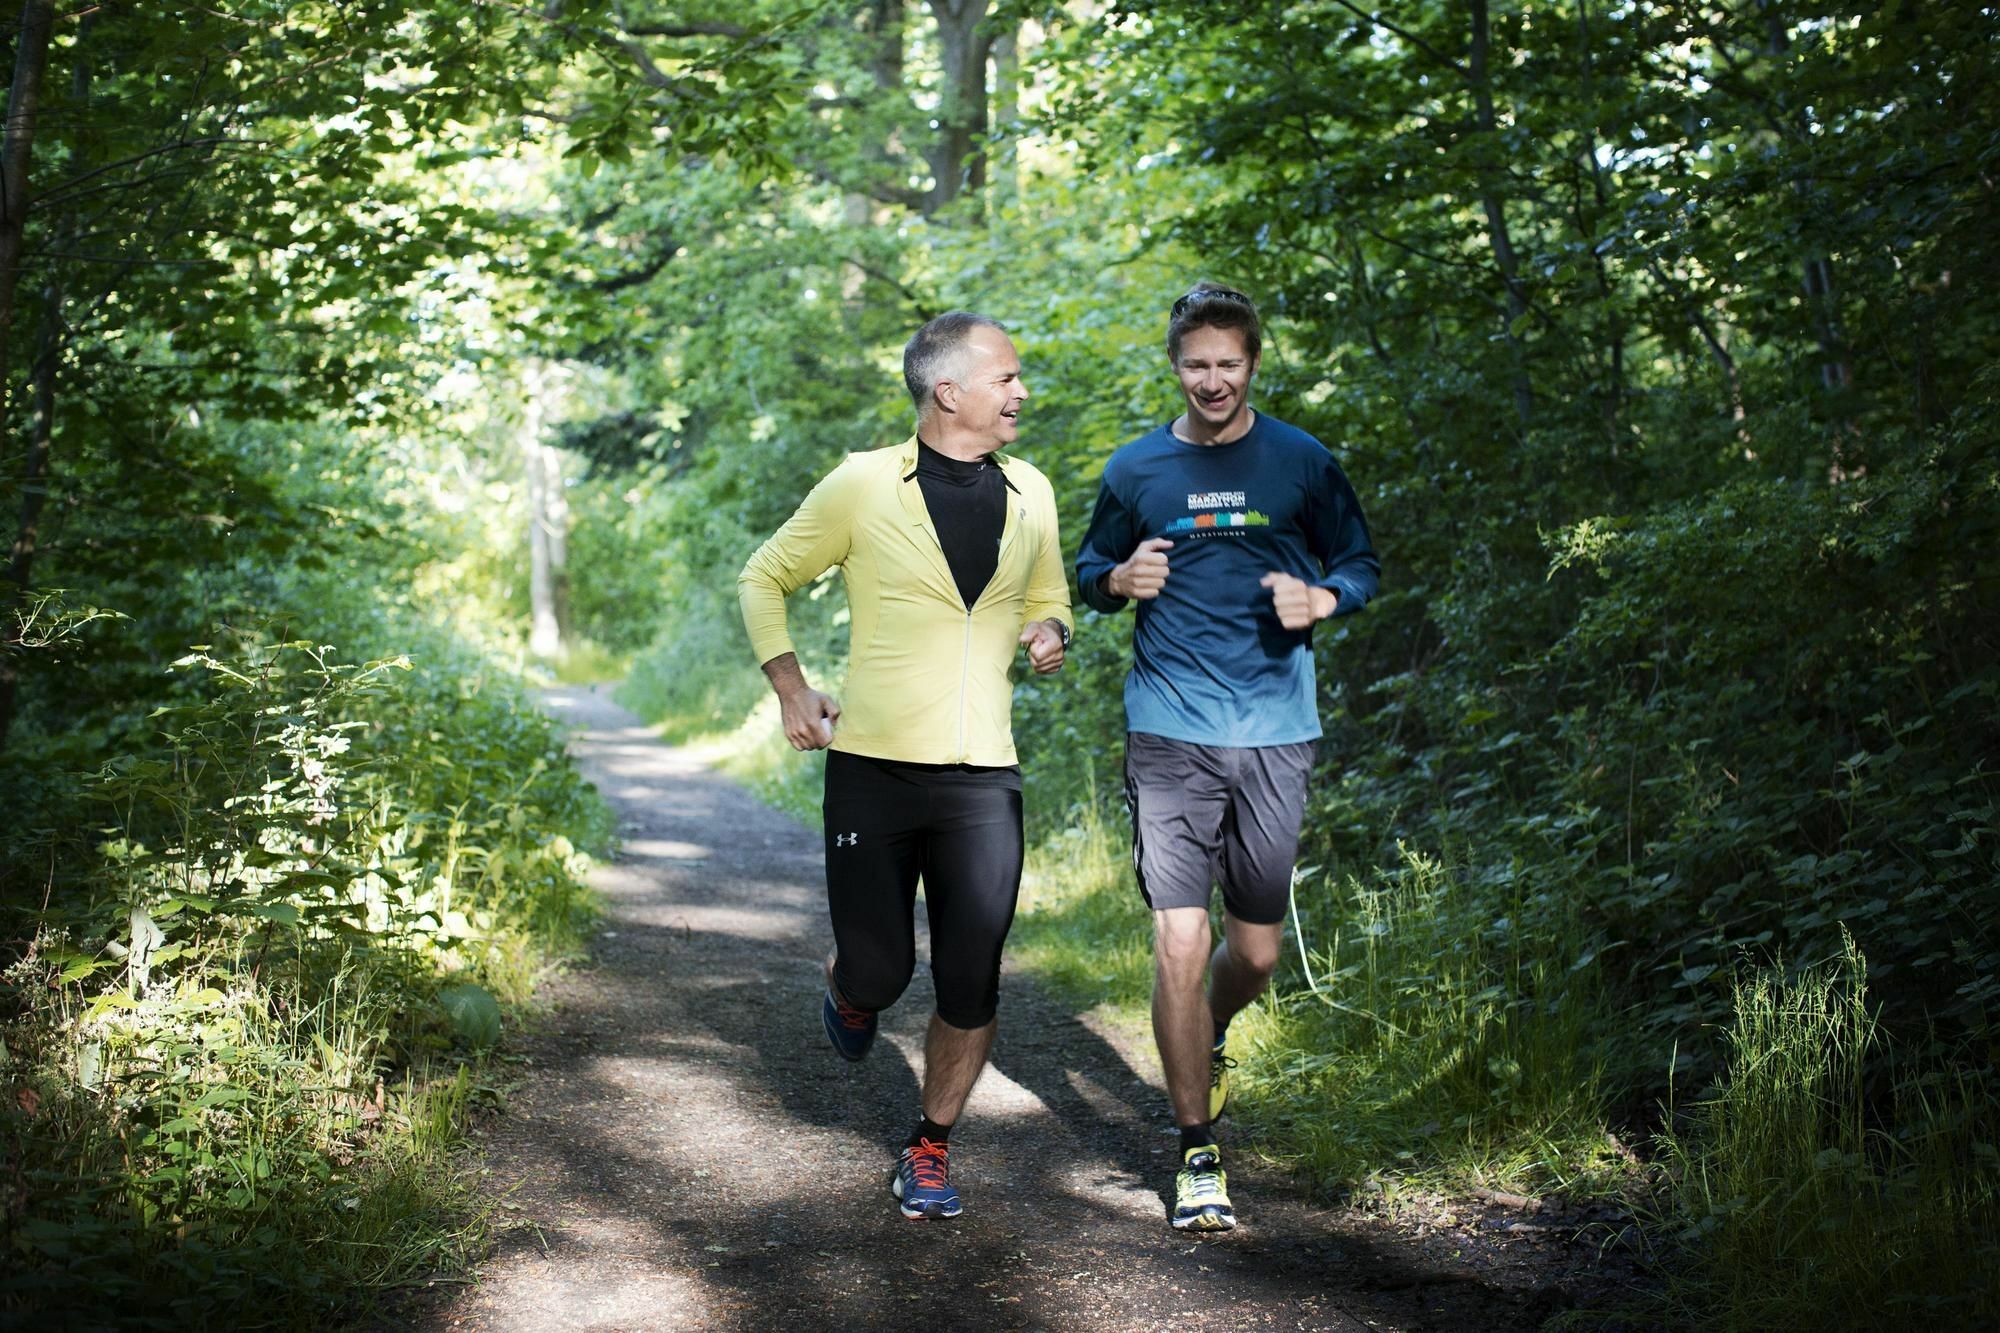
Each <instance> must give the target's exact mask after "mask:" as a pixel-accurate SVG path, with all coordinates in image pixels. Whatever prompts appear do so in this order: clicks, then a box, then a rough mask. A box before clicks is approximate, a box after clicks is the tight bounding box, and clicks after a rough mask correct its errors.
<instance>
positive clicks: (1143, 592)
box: [1104, 537, 1173, 602]
mask: <svg viewBox="0 0 2000 1333" xmlns="http://www.w3.org/2000/svg"><path fill="white" fill-rule="evenodd" d="M1172 546H1173V543H1172V542H1170V541H1168V540H1167V539H1166V538H1165V537H1148V538H1147V539H1146V540H1145V541H1142V542H1140V543H1139V549H1138V550H1136V551H1134V552H1132V554H1131V556H1130V558H1128V559H1127V560H1126V561H1125V563H1124V564H1122V565H1114V566H1112V569H1111V572H1110V573H1109V574H1106V575H1105V576H1104V590H1105V591H1106V592H1108V593H1110V594H1111V595H1112V596H1113V597H1136V598H1138V599H1139V600H1140V601H1142V602H1143V601H1148V600H1150V599H1152V598H1154V597H1158V596H1159V595H1160V589H1162V588H1164V587H1166V586H1167V551H1168V550H1169V549H1170V548H1171V547H1172Z"/></svg>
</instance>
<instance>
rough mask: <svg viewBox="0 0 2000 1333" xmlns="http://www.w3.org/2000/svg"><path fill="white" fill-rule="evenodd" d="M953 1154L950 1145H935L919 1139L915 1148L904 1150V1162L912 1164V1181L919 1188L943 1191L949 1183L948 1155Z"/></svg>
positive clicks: (929, 1141) (927, 1140)
mask: <svg viewBox="0 0 2000 1333" xmlns="http://www.w3.org/2000/svg"><path fill="white" fill-rule="evenodd" d="M950 1152H951V1145H950V1144H948V1143H933V1142H932V1141H931V1140H929V1139H918V1140H917V1145H916V1147H914V1148H905V1149H903V1157H904V1160H905V1161H907V1162H909V1164H910V1179H911V1180H913V1181H915V1182H916V1184H917V1188H919V1189H927V1190H941V1189H943V1188H945V1185H946V1183H947V1176H946V1170H947V1168H946V1165H945V1158H946V1155H947V1154H949V1153H950Z"/></svg>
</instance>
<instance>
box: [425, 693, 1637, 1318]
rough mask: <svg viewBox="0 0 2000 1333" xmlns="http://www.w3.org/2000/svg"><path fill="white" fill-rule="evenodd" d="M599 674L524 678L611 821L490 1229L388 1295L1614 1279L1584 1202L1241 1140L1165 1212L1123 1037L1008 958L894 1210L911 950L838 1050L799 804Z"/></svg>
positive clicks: (510, 1302)
mask: <svg viewBox="0 0 2000 1333" xmlns="http://www.w3.org/2000/svg"><path fill="white" fill-rule="evenodd" d="M609 694H610V690H609V687H601V688H598V689H594V690H593V689H590V688H574V689H559V690H552V691H549V692H548V694H547V695H546V696H545V702H546V705H547V706H548V707H549V708H550V710H551V711H552V712H553V713H554V714H555V715H556V716H557V717H559V718H561V719H562V720H564V721H565V722H566V723H567V724H569V725H570V726H571V727H572V728H573V729H574V731H573V734H572V739H571V748H572V750H573V752H574V753H575V754H576V755H577V756H578V758H579V759H580V760H581V761H582V763H583V765H584V769H585V771H586V773H587V774H588V776H589V777H590V778H591V780H592V781H594V782H595V783H596V784H597V786H598V789H599V790H600V791H601V792H602V793H603V795H604V797H605V798H606V799H607V800H608V801H609V802H610V803H611V804H612V806H613V808H614V809H615V810H616V812H617V814H618V818H619V821H620V827H621V831H622V836H623V850H622V854H621V855H620V856H619V858H618V859H617V860H616V861H615V862H614V863H612V864H608V865H604V866H602V867H600V868H599V870H598V871H597V874H596V879H595V883H596V887H597V888H598V890H599V891H600V892H601V893H602V895H603V897H604V900H605V903H606V908H607V910H606V915H605V918H604V921H603V923H602V927H601V931H600V934H599V936H598V938H597V941H596V944H595V947H594V949H593V951H592V958H591V960H590V962H589V963H588V965H587V966H585V967H582V968H579V969H578V970H577V971H575V972H573V973H572V974H570V975H568V976H566V977H564V978H562V979H561V980H559V981H558V982H556V983H555V984H554V985H553V987H552V988H551V992H550V994H551V999H552V1001H553V1005H552V1008H551V1010H550V1012H549V1013H548V1015H547V1016H546V1017H545V1019H544V1020H543V1021H542V1022H541V1023H539V1024H538V1025H537V1027H536V1030H534V1031H531V1032H529V1033H527V1034H525V1035H523V1036H522V1037H520V1038H519V1039H518V1040H517V1041H516V1043H515V1045H516V1048H517V1050H519V1051H521V1052H522V1053H523V1054H524V1056H525V1061H526V1063H525V1064H524V1065H523V1066H522V1070H523V1075H524V1076H523V1077H522V1078H521V1079H520V1080H519V1082H518V1084H517V1086H515V1087H513V1088H512V1089H510V1090H509V1092H508V1095H507V1097H506V1100H505V1105H504V1108H503V1109H501V1110H499V1111H498V1112H497V1113H494V1114H491V1115H489V1116H486V1117H484V1118H483V1120H482V1122H481V1123H480V1124H479V1126H478V1127H477V1129H476V1131H475V1137H476V1142H477V1145H478V1147H479V1149H480V1151H481V1153H482V1154H483V1161H482V1165H481V1166H480V1167H479V1170H480V1172H481V1180H482V1193H483V1194H484V1195H485V1196H486V1197H487V1198H488V1200H489V1201H491V1202H492V1203H493V1204H494V1209H495V1218H496V1225H497V1227H498V1243H497V1245H496V1247H495V1250H494V1252H493V1253H492V1255H491V1256H490V1257H489V1258H488V1260H487V1261H486V1262H485V1263H484V1264H483V1265H482V1266H481V1267H480V1269H479V1270H478V1271H477V1273H476V1274H475V1275H474V1280H473V1281H472V1282H471V1283H470V1284H466V1285H462V1286H460V1285H455V1284H454V1285H446V1284H440V1285H439V1286H437V1287H435V1288H432V1289H431V1290H430V1291H428V1292H426V1293H423V1294H422V1295H421V1296H420V1297H419V1298H418V1300H417V1301H416V1302H415V1303H414V1304H413V1305H412V1306H410V1307H406V1308H405V1309H404V1310H403V1311H402V1312H401V1314H400V1316H399V1317H398V1319H397V1323H398V1324H399V1325H401V1326H410V1325H415V1326H418V1327H422V1328H426V1329H435V1330H447V1329H468V1330H513V1329H520V1330H546V1329H558V1328H567V1329H607V1330H608V1329H652V1328H703V1329H746V1330H747V1329H771V1328H783V1329H787V1330H791V1331H793V1333H802V1331H804V1330H813V1329H867V1328H877V1327H884V1328H886V1327H891V1326H894V1325H897V1324H909V1325H915V1326H924V1327H959V1326H967V1327H971V1326H977V1327H981V1328H994V1329H1049V1330H1057V1329H1065V1330H1111V1329H1119V1330H1125V1329H1154V1328H1161V1329H1164V1328H1170V1327H1171V1328H1179V1327H1185V1326H1199V1327H1207V1328H1242V1329H1261V1328H1272V1329H1360V1328H1375V1329H1409V1330H1417V1329H1450V1330H1459V1329H1467V1330H1470V1329H1479V1330H1512V1329H1531V1328H1538V1327H1540V1326H1542V1325H1543V1324H1544V1323H1545V1322H1546V1321H1547V1320H1548V1319H1549V1318H1550V1317H1551V1316H1554V1315H1556V1314H1558V1313H1560V1312H1563V1311H1581V1310H1585V1309H1598V1310H1602V1309H1606V1308H1608V1307H1610V1306H1613V1305H1616V1304H1618V1303H1620V1301H1621V1298H1622V1296H1623V1295H1625V1294H1629V1289H1630V1287H1631V1284H1633V1283H1634V1282H1635V1281H1636V1280H1637V1270H1636V1268H1635V1266H1634V1265H1633V1263H1632V1262H1631V1261H1630V1259H1628V1258H1627V1257H1625V1256H1624V1253H1623V1250H1622V1248H1621V1247H1620V1246H1617V1245H1608V1244H1607V1243H1606V1240H1607V1238H1608V1237H1609V1236H1612V1235H1614V1234H1616V1233H1617V1231H1618V1229H1619V1228H1618V1225H1617V1219H1616V1217H1615V1216H1614V1215H1611V1214H1610V1213H1608V1212H1606V1211H1604V1210H1598V1209H1591V1208H1581V1207H1568V1208H1564V1207H1545V1208H1542V1209H1541V1210H1540V1211H1537V1212H1533V1213H1530V1212H1528V1211H1527V1210H1525V1209H1518V1210H1510V1209H1508V1208H1505V1207H1501V1206H1497V1205H1494V1204H1492V1203H1488V1202H1481V1201H1478V1200H1473V1199H1455V1198H1443V1197H1429V1196H1414V1197H1413V1196H1411V1195H1408V1194H1407V1193H1406V1194H1403V1195H1400V1196H1399V1197H1398V1198H1397V1200H1396V1202H1395V1206H1394V1207H1386V1206H1383V1205H1382V1204H1381V1203H1380V1202H1379V1201H1378V1202H1375V1203H1374V1204H1372V1205H1369V1204H1365V1203H1357V1204H1343V1205H1338V1206H1331V1207H1329V1206H1326V1205H1324V1204H1322V1203H1316V1202H1314V1201H1313V1200H1312V1199H1311V1198H1310V1197H1309V1196H1308V1195H1307V1193H1306V1192H1305V1191H1304V1190H1303V1188H1302V1187H1301V1186H1300V1185H1299V1184H1298V1182H1296V1181H1295V1180H1294V1179H1292V1178H1291V1177H1290V1176H1288V1175H1287V1174H1286V1173H1284V1172H1283V1171H1282V1170H1281V1169H1276V1168H1272V1167H1268V1166H1263V1165H1260V1164H1259V1163H1258V1162H1257V1161H1256V1160H1255V1159H1254V1157H1252V1156H1251V1155H1250V1154H1249V1153H1247V1152H1236V1153H1234V1154H1233V1155H1231V1156H1230V1158H1229V1161H1228V1165H1229V1172H1230V1177H1229V1184H1230V1193H1231V1195H1232V1197H1233V1199H1234V1200H1235V1203H1236V1208H1237V1213H1238V1217H1239V1219H1240V1224H1239V1226H1238V1227H1237V1229H1236V1230H1235V1231H1233V1232H1229V1233H1225V1234H1221V1235H1218V1236H1215V1237H1212V1238H1195V1237H1192V1236H1189V1235H1185V1234H1181V1233H1177V1232H1175V1231H1173V1230H1172V1229H1170V1228H1169V1227H1168V1226H1167V1224H1166V1206H1167V1199H1168V1197H1169V1194H1170V1191H1171V1187H1172V1176H1173V1167H1174V1164H1175V1163H1174V1147H1175V1140H1174V1138H1173V1134H1172V1125H1171V1120H1170V1117H1169V1116H1168V1115H1167V1113H1166V1110H1165V1100H1164V1096H1163V1094H1162V1093H1161V1092H1160V1090H1159V1071H1158V1063H1157V1059H1156V1057H1155V1056H1154V1053H1153V1051H1152V1043H1151V1041H1150V1039H1148V1038H1147V1037H1146V1036H1145V1035H1144V1034H1143V1033H1131V1032H1119V1031H1115V1030H1110V1029H1108V1028H1107V1027H1106V1026H1105V1025H1103V1024H1100V1023H1097V1022H1095V1021H1093V1020H1092V1019H1090V1018H1079V1017H1078V1016H1076V1015H1075V1014H1072V1013H1070V1012H1068V1011H1067V1010H1066V1009H1065V1008H1063V1007H1061V1006H1059V1005H1057V1004H1055V1003H1053V1002H1052V1001H1050V1000H1049V999H1048V998H1046V997H1044V996H1043V995H1041V994H1040V993H1039V992H1038V991H1037V989H1036V988H1035V987H1034V985H1033V984H1032V983H1031V982H1030V981H1029V980H1028V979H1027V978H1025V977H1023V976H1020V975H1014V974H1012V973H1010V974H1009V975H1007V976H1006V977H1005V979H1004V981H1003V987H1002V989H1003V997H1002V1001H1001V1010H1000V1012H1001V1022H1000V1033H999V1039H998V1041H997V1043H996V1044H995V1047H994V1052H993V1062H992V1067H991V1068H989V1069H988V1070H987V1071H986V1074H985V1076H984V1077H983V1079H982V1080H981V1082H980V1083H979V1086H978V1088H977V1089H976V1090H975V1091H974V1093H973V1096H972V1101H971V1103H970V1105H969V1106H968V1108H967V1110H966V1112H965V1115H964V1118H963V1120H962V1121H961V1123H960V1127H959V1129H958V1132H957V1133H956V1134H954V1135H953V1138H952V1146H953V1153H952V1166H953V1177H952V1178H953V1182H954V1183H955V1184H957V1185H958V1186H959V1188H960V1190H961V1191H962V1192H963V1194H964V1197H965V1201H966V1202H965V1213H964V1215H963V1216H962V1217H961V1218H959V1219H958V1220H956V1221H953V1222H949V1223H941V1222H909V1221H905V1220H904V1219H903V1218H902V1216H901V1215H900V1214H899V1213H898V1212H897V1210H896V1206H895V1203H894V1202H893V1200H892V1199H891V1197H890V1195H889V1191H888V1188H887V1184H886V1181H887V1174H888V1169H889V1165H890V1162H891V1160H892V1157H893V1155H894V1152H895V1150H896V1149H897V1148H898V1147H900V1145H901V1143H902V1141H903V1136H904V1135H905V1134H906V1133H907V1132H908V1130H909V1126H910V1125H911V1124H912V1123H913V1122H914V1119H915V1115H916V1108H917V1105H918V1101H917V1089H918V1078H919V1071H920V1068H921V1061H922V1034H923V1028H924V1024H925V1022H926V1020H927V1018H928V1016H929V1005H928V1003H927V1000H928V993H929V988H930V985H929V978H928V974H927V972H925V971H923V970H922V968H921V966H920V971H919V975H918V976H917V978H916V979H915V980H914V981H913V982H912V983H911V987H910V991H909V993H908V994H907V995H906V996H905V997H904V1000H903V1002H902V1003H901V1004H899V1005H897V1006H896V1007H895V1008H894V1009H892V1010H891V1011H889V1012H888V1013H886V1014H885V1015H884V1016H883V1025H882V1035H881V1038H880V1040H878V1042H877V1044H876V1047H875V1049H874V1051H873V1052H871V1054H870V1056H869V1058H868V1059H867V1060H865V1061H863V1062H861V1063H859V1064H856V1065H848V1064H846V1063H845V1062H843V1061H842V1060H840V1059H839V1058H838V1057H837V1056H836V1055H835V1054H834V1053H833V1051H832V1050H831V1049H830V1048H829V1047H828V1045H827V1043H826V1039H825V1036H824V1035H823V1033H822V1032H821V1030H820V1023H819V1012H818V1011H819V997H820V991H821V986H822V979H821V972H820V964H821V959H822V957H823V956H824V954H825V951H826V947H827V932H826V928H825V922H824V912H825V908H824V901H823V893H822V888H821V884H822V879H821V870H820V855H821V852H820V844H819V838H818V835H817V833H816V832H814V831H812V830H809V829H806V828H804V827H802V826H801V825H799V824H798V823H797V822H795V821H794V820H792V819H790V818H788V817H786V816H785V815H782V814H780V813H778V812H776V811H774V810H772V809H770V808H769V807H767V806H764V805H762V804H760V803H759V802H758V801H756V800H755V799H754V798H752V797H751V796H750V795H749V794H747V793H746V792H744V791H743V790H742V789H741V788H740V787H738V786H736V785H735V784H733V783H731V782H730V781H728V780H726V779H724V778H722V777H720V776H718V775H716V774H715V773H712V772H710V771H708V770H707V769H706V768H705V767H704V766H703V765H702V763H701V762H700V761H699V759H698V758H697V757H696V756H695V755H693V754H691V753H690V752H689V751H687V750H683V749H676V748H674V747H671V746H668V745H665V744H663V743H661V742H660V741H658V740H657V739H655V738H654V737H653V736H652V735H651V734H650V732H649V731H648V730H647V729H646V728H645V727H644V726H643V725H641V724H640V723H639V722H638V721H637V720H636V719H634V718H633V717H631V716H630V715H629V714H627V713H625V712H624V711H623V710H621V709H619V708H618V707H617V706H616V705H615V704H613V703H612V702H611V701H610V698H609ZM925 952H927V950H925V949H921V948H920V951H919V956H920V958H921V957H922V956H923V955H924V953H925ZM1224 1147H1225V1151H1227V1150H1228V1141H1227V1126H1226V1124H1225V1144H1224Z"/></svg>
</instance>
